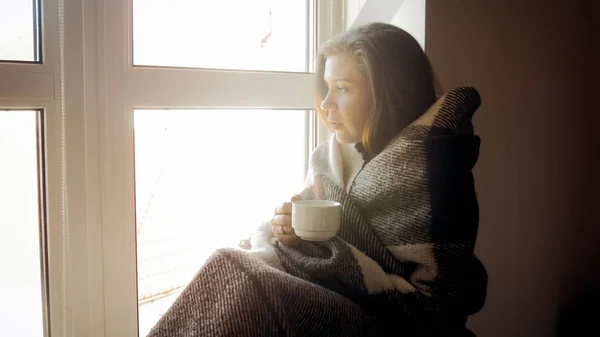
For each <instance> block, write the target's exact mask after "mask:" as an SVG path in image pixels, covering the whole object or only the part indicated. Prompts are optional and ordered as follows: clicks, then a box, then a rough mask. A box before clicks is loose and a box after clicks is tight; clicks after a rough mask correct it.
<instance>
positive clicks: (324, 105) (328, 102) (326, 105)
mask: <svg viewBox="0 0 600 337" xmlns="http://www.w3.org/2000/svg"><path fill="white" fill-rule="evenodd" d="M321 109H323V110H325V111H335V110H337V104H335V102H334V101H333V99H332V98H331V95H330V94H327V96H325V99H323V101H322V102H321Z"/></svg>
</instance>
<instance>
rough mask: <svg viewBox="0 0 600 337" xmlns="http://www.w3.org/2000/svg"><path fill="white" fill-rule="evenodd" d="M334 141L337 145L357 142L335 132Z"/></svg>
mask: <svg viewBox="0 0 600 337" xmlns="http://www.w3.org/2000/svg"><path fill="white" fill-rule="evenodd" d="M335 139H337V141H338V143H340V144H354V143H358V142H359V141H354V139H350V137H347V136H345V135H344V134H343V133H341V132H335Z"/></svg>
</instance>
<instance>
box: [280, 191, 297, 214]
mask: <svg viewBox="0 0 600 337" xmlns="http://www.w3.org/2000/svg"><path fill="white" fill-rule="evenodd" d="M290 200H291V201H290V202H284V203H283V204H281V205H279V206H278V207H277V208H275V214H292V202H294V201H297V200H302V197H301V196H300V195H299V194H295V195H294V196H293V197H292V198H291V199H290Z"/></svg>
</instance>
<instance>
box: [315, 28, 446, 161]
mask: <svg viewBox="0 0 600 337" xmlns="http://www.w3.org/2000/svg"><path fill="white" fill-rule="evenodd" d="M339 53H345V54H347V55H349V56H350V57H352V58H354V59H355V60H356V61H357V63H358V70H359V71H360V73H361V74H362V75H363V76H364V77H365V79H366V80H367V82H368V83H369V85H370V88H371V94H372V96H373V111H372V112H371V114H370V117H369V118H368V120H367V123H366V125H365V128H364V130H363V134H362V143H363V146H364V148H365V149H366V150H367V152H368V153H369V154H371V155H376V154H378V153H379V152H381V150H382V149H383V148H384V147H385V145H386V144H387V143H388V142H389V141H390V140H391V139H392V138H393V137H394V136H395V135H396V134H397V133H398V132H400V130H402V129H403V128H405V127H406V126H408V125H409V124H410V123H411V122H413V121H414V120H415V119H417V118H418V117H419V116H420V115H421V114H423V112H425V110H427V108H429V107H430V106H431V105H432V104H433V103H435V100H436V98H437V97H436V88H435V85H434V75H433V71H432V68H431V64H430V62H429V59H428V58H427V56H426V55H425V53H424V51H423V49H422V48H421V46H420V45H419V43H418V42H417V41H416V40H415V38H414V37H412V36H411V35H410V34H409V33H407V32H406V31H404V30H402V29H400V28H398V27H396V26H393V25H390V24H386V23H370V24H366V25H363V26H360V27H357V28H354V29H351V30H349V31H347V32H345V33H343V34H341V35H338V36H336V37H334V38H333V39H331V40H330V41H328V42H326V43H325V44H323V46H322V47H321V49H320V50H319V53H318V56H317V62H316V81H317V83H316V93H315V103H316V104H315V105H316V109H317V111H318V113H319V115H320V116H321V118H322V119H323V120H326V116H327V115H326V111H324V110H323V109H322V108H321V103H322V102H323V99H324V98H325V96H327V92H328V90H329V89H328V87H327V83H326V82H325V81H324V79H323V73H324V71H325V61H326V60H327V57H329V56H332V55H335V54H339Z"/></svg>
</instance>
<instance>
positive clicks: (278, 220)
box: [271, 214, 292, 226]
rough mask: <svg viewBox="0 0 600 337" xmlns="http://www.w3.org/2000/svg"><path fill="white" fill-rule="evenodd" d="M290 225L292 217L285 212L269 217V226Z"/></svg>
mask: <svg viewBox="0 0 600 337" xmlns="http://www.w3.org/2000/svg"><path fill="white" fill-rule="evenodd" d="M281 225H284V226H291V225H292V217H291V216H289V215H287V214H278V215H275V216H274V217H273V218H272V219H271V226H281Z"/></svg>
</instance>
